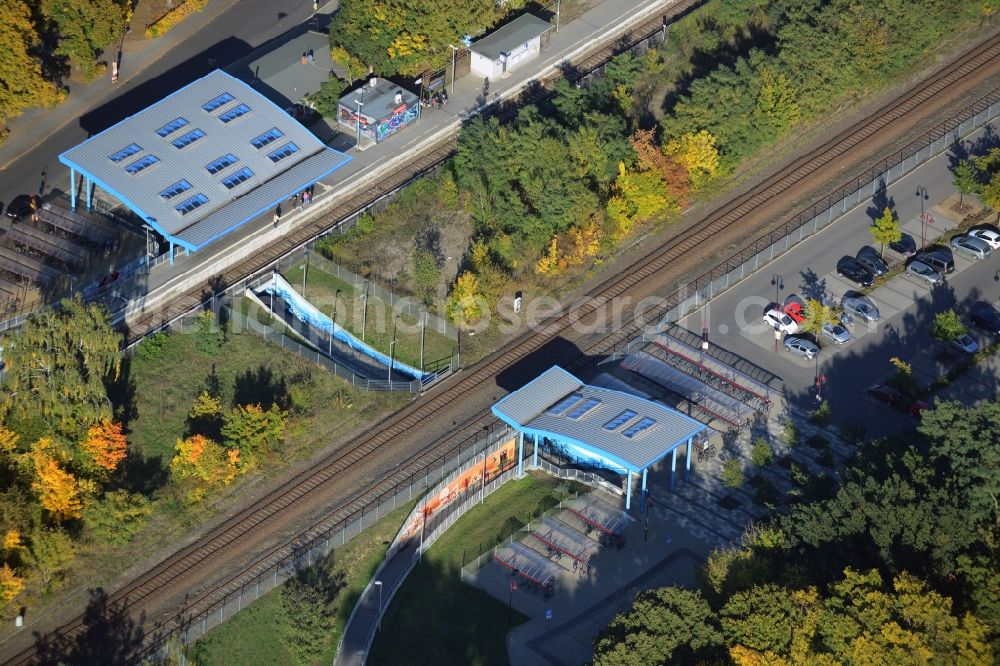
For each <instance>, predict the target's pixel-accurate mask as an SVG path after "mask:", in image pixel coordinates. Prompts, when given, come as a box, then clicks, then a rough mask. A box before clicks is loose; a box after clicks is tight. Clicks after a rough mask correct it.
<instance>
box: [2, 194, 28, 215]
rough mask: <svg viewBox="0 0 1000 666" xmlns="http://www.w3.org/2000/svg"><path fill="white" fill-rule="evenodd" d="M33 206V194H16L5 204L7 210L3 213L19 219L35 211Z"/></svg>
mask: <svg viewBox="0 0 1000 666" xmlns="http://www.w3.org/2000/svg"><path fill="white" fill-rule="evenodd" d="M35 208H36V203H35V197H34V196H32V195H30V194H18V195H17V196H16V197H14V198H13V199H12V200H11V202H10V203H9V204H7V210H6V212H5V213H4V214H5V215H6V216H7V217H9V218H11V219H12V220H20V219H21V218H24V217H28V216H29V215H31V214H32V213H33V212H35Z"/></svg>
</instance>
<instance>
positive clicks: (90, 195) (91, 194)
mask: <svg viewBox="0 0 1000 666" xmlns="http://www.w3.org/2000/svg"><path fill="white" fill-rule="evenodd" d="M93 203H94V182H93V181H92V180H90V176H87V212H88V213H89V212H90V209H91V206H92V205H93Z"/></svg>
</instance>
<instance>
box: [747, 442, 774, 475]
mask: <svg viewBox="0 0 1000 666" xmlns="http://www.w3.org/2000/svg"><path fill="white" fill-rule="evenodd" d="M773 459H774V451H773V450H772V449H771V445H770V444H768V443H767V440H766V439H764V438H763V437H758V438H757V439H756V440H754V443H753V448H752V449H751V450H750V462H752V463H753V464H754V465H756V466H757V468H758V469H760V468H763V467H767V466H768V465H770V464H771V461H772V460H773Z"/></svg>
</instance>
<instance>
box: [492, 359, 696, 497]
mask: <svg viewBox="0 0 1000 666" xmlns="http://www.w3.org/2000/svg"><path fill="white" fill-rule="evenodd" d="M493 413H494V414H495V415H496V416H497V418H499V419H500V420H502V421H503V422H504V423H507V424H508V425H509V426H510V427H512V428H513V429H515V430H516V431H518V433H519V447H520V448H519V456H518V460H519V463H518V465H519V467H518V473H520V471H521V467H520V466H521V465H522V464H523V462H520V461H523V457H524V456H523V451H524V436H525V435H528V436H530V437H531V438H532V440H533V442H534V445H535V449H534V454H533V464H535V465H537V464H538V444H539V442H540V441H545V440H547V441H549V442H551V443H552V444H553V445H555V446H556V447H559V448H561V449H562V450H563V452H565V453H566V454H567V455H568V456H569V457H570V458H572V459H575V460H577V461H580V462H586V463H588V464H594V465H598V466H601V467H603V468H605V469H609V470H612V471H614V472H617V473H619V474H623V475H625V476H626V479H627V483H626V495H625V508H626V509H628V508H630V506H631V500H632V476H633V475H640V474H641V476H642V490H643V491H645V490H646V477H647V472H648V470H649V468H650V467H652V466H653V465H654V464H656V463H657V462H659V461H660V460H662V459H663V458H665V457H666V456H667V455H668V454H670V455H671V465H670V487H671V488H673V485H674V475H675V472H676V469H677V449H678V448H680V447H681V446H685V445H686V446H687V458H686V459H687V463H686V472H685V473H686V474H687V473H688V472H689V471H690V469H691V446H692V443H693V441H694V439H695V437H696V436H698V435H699V434H700V433H702V432H704V431H705V430H706V428H707V427H706V426H705V424H703V423H700V422H699V421H696V420H694V419H692V418H690V417H689V416H685V415H684V414H682V413H680V412H678V411H677V410H675V409H671V408H670V407H667V406H666V405H663V404H661V403H658V402H653V401H651V400H644V399H642V398H640V397H638V396H636V395H632V394H629V393H624V392H622V391H615V390H612V389H607V388H602V387H599V386H590V385H588V384H584V383H583V382H582V381H580V380H579V379H577V378H576V377H575V376H573V375H572V374H571V373H569V372H567V371H566V370H563V369H562V368H560V367H559V366H553V367H552V368H549V369H548V370H546V371H545V372H544V373H542V374H541V375H539V376H538V377H536V378H535V379H533V380H532V381H530V382H529V383H528V384H526V385H525V386H523V387H521V388H520V389H518V390H517V391H514V392H513V393H511V394H510V395H508V396H506V397H505V398H503V399H502V400H500V401H499V402H497V403H496V404H495V405H493Z"/></svg>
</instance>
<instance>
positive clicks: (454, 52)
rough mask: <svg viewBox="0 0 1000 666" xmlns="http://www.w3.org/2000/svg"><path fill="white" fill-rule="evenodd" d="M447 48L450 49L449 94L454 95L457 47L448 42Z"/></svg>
mask: <svg viewBox="0 0 1000 666" xmlns="http://www.w3.org/2000/svg"><path fill="white" fill-rule="evenodd" d="M448 48H449V49H451V94H452V96H453V97H454V95H455V56H457V55H458V47H457V46H452V45H451V44H449V45H448Z"/></svg>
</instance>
